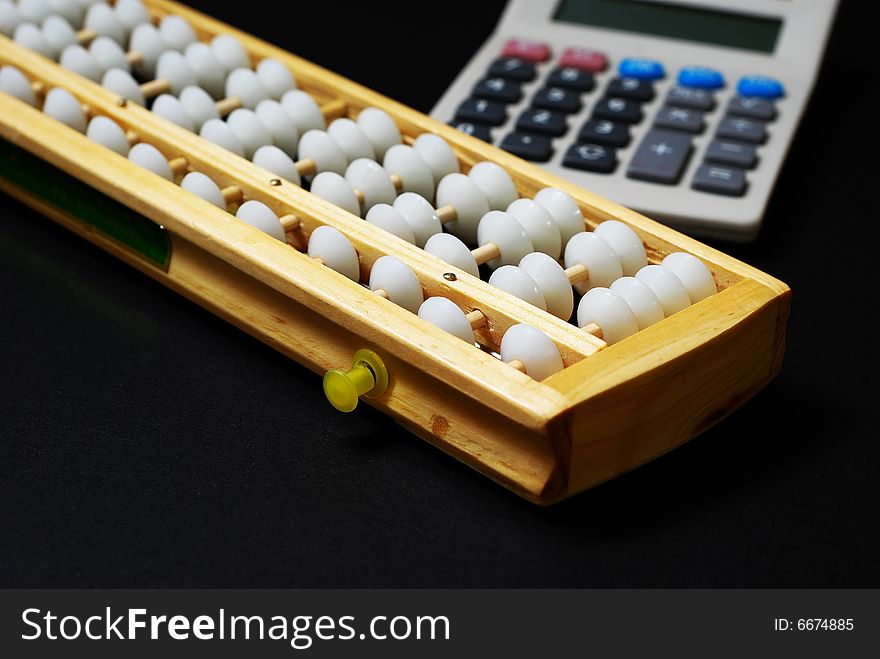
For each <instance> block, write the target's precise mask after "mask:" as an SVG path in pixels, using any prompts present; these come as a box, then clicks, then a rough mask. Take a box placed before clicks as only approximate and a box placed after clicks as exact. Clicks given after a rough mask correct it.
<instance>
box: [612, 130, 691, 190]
mask: <svg viewBox="0 0 880 659" xmlns="http://www.w3.org/2000/svg"><path fill="white" fill-rule="evenodd" d="M690 154H691V136H690V135H688V134H687V133H682V132H679V131H674V130H658V129H656V128H655V129H652V130H651V131H650V132H649V133H648V134H647V135H645V137H644V138H642V143H641V144H639V148H638V149H636V152H635V154H634V155H633V157H632V160H631V161H630V163H629V167H628V168H627V171H626V175H627V176H629V177H630V178H634V179H639V180H642V181H651V182H652V183H665V184H667V185H674V184H675V183H677V182H678V179H679V178H680V177H681V173H682V171H684V166H685V165H686V164H687V161H688V158H689V157H690Z"/></svg>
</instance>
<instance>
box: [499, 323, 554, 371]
mask: <svg viewBox="0 0 880 659" xmlns="http://www.w3.org/2000/svg"><path fill="white" fill-rule="evenodd" d="M500 353H501V359H502V361H505V362H512V361H514V360H517V361H520V362H522V363H523V364H524V365H525V367H526V373H527V374H528V375H529V377H531V378H533V379H535V380H538V381H540V380H544V379H546V378H548V377H550V376H551V375H553V374H554V373H556V372H558V371H561V370H562V369H563V367H564V365H563V363H562V355H560V354H559V348H557V347H556V344H555V343H553V341H551V340H550V337H549V336H547V335H546V334H544V332H542V331H541V330H539V329H538V328H537V327H532V326H531V325H525V324H520V325H512V326H511V327H509V328H508V330H507V331H506V332H505V333H504V336H503V337H501V349H500Z"/></svg>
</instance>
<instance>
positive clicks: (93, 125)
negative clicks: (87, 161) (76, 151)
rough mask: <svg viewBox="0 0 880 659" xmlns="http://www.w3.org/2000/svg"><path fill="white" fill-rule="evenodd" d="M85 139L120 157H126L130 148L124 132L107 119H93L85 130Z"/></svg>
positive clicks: (100, 117) (99, 117)
mask: <svg viewBox="0 0 880 659" xmlns="http://www.w3.org/2000/svg"><path fill="white" fill-rule="evenodd" d="M86 137H88V138H89V139H90V140H92V141H93V142H96V143H98V144H100V145H102V146H105V147H107V148H108V149H110V150H111V151H115V152H116V153H118V154H119V155H120V156H123V157H125V156H127V155H128V150H129V148H130V147H129V144H128V138H127V137H126V136H125V131H124V130H122V128H121V127H120V126H119V124H117V123H116V122H115V121H113V120H112V119H109V118H108V117H102V116H97V117H93V118H92V120H91V121H89V126H88V128H87V129H86Z"/></svg>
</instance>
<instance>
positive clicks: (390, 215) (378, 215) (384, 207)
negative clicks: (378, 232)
mask: <svg viewBox="0 0 880 659" xmlns="http://www.w3.org/2000/svg"><path fill="white" fill-rule="evenodd" d="M364 219H366V221H367V222H369V223H370V224H372V225H374V226H377V227H379V228H380V229H384V230H385V231H387V232H388V233H390V234H393V235H395V236H397V237H398V238H400V239H401V240H405V241H406V242H408V243H410V244H413V245H415V242H416V238H415V234H414V233H413V230H412V228H411V227H410V225H409V224H408V223H407V221H406V218H405V217H404V216H403V215H402V214H401V213H400V211H398V210H397V209H396V208H394V207H393V206H389V205H388V204H376V205H375V206H373V207H372V208H371V209H370V210H369V211H368V212H367V216H366V218H364Z"/></svg>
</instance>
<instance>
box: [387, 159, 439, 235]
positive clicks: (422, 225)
mask: <svg viewBox="0 0 880 659" xmlns="http://www.w3.org/2000/svg"><path fill="white" fill-rule="evenodd" d="M392 148H393V147H392ZM388 153H391V149H389V150H388ZM386 155H387V154H386ZM392 205H393V206H394V208H395V209H396V210H398V211H399V212H400V214H401V215H403V217H404V218H405V219H406V223H407V224H409V227H410V229H412V232H413V235H414V236H415V244H416V246H418V247H424V246H425V243H426V242H428V239H429V238H430V237H431V236H433V235H435V234H438V233H442V231H443V225H442V224H440V218H438V217H437V213H436V212H435V211H434V207H433V206H431V204H430V203H428V200H427V199H425V198H424V197H422V196H421V195H418V194H416V193H415V192H404V193H403V194H402V195H400V196H398V197H397V199H395V200H394V204H392Z"/></svg>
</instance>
